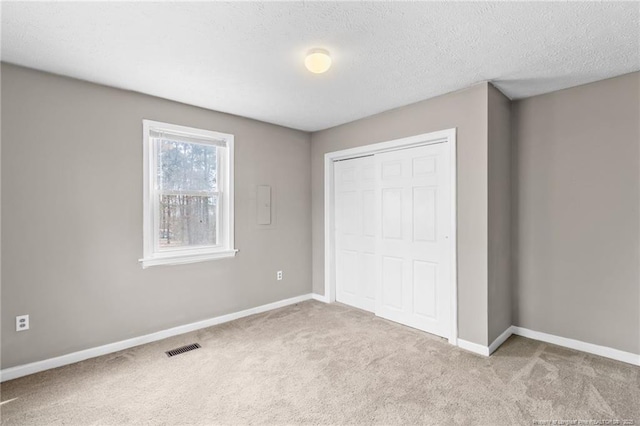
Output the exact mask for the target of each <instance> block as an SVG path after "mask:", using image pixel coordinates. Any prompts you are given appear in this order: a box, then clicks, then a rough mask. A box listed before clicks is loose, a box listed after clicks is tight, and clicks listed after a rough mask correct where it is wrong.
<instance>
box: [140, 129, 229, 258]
mask: <svg viewBox="0 0 640 426" xmlns="http://www.w3.org/2000/svg"><path fill="white" fill-rule="evenodd" d="M143 127H144V142H145V188H144V189H145V232H144V240H145V250H144V258H143V259H141V262H142V264H143V267H146V266H153V265H156V264H173V263H188V262H195V261H200V260H208V259H214V258H219V257H227V256H233V255H234V254H235V252H236V250H234V249H233V135H228V134H223V133H218V132H212V131H208V130H201V129H194V128H187V127H184V126H177V125H172V124H167V123H159V122H154V121H151V120H144V122H143Z"/></svg>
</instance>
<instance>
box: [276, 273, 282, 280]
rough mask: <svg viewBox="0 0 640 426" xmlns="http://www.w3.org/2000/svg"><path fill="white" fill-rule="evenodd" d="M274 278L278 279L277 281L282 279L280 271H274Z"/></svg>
mask: <svg viewBox="0 0 640 426" xmlns="http://www.w3.org/2000/svg"><path fill="white" fill-rule="evenodd" d="M276 278H277V279H278V281H282V271H278V272H277V273H276Z"/></svg>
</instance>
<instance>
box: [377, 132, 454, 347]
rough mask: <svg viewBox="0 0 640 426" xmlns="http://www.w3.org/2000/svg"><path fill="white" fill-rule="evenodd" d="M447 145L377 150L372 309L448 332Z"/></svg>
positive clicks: (445, 334) (441, 333)
mask: <svg viewBox="0 0 640 426" xmlns="http://www.w3.org/2000/svg"><path fill="white" fill-rule="evenodd" d="M449 157H450V154H449V150H448V147H447V145H446V144H434V145H428V146H423V147H417V148H411V149H404V150H398V151H391V152H387V153H382V154H376V155H375V157H374V158H375V167H376V171H377V173H376V176H377V179H376V189H377V191H378V195H379V200H380V201H379V205H378V208H379V209H380V210H379V212H380V215H379V217H380V223H379V225H380V232H379V233H378V237H377V244H376V252H377V254H378V255H379V257H378V259H379V272H378V274H379V276H378V277H377V278H378V279H377V283H378V285H377V291H376V314H377V315H379V316H381V317H383V318H386V319H389V320H392V321H396V322H399V323H402V324H406V325H408V326H411V327H415V328H418V329H420V330H424V331H427V332H429V333H433V334H437V335H439V336H442V337H449V334H450V309H451V306H450V303H451V302H450V291H451V288H450V286H451V285H452V283H451V276H450V275H451V273H450V269H451V257H450V253H451V252H450V244H451V241H450V239H449V234H450V228H451V216H450V213H451V198H450V197H451V182H450V174H449V173H450V162H449Z"/></svg>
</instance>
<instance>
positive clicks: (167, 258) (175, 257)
mask: <svg viewBox="0 0 640 426" xmlns="http://www.w3.org/2000/svg"><path fill="white" fill-rule="evenodd" d="M237 252H238V250H235V249H234V250H225V251H216V252H213V253H198V254H195V253H191V254H171V255H164V256H162V257H160V256H159V257H151V258H145V259H140V260H139V262H140V263H141V264H142V268H143V269H146V268H148V267H150V266H159V265H182V264H185V263H195V262H205V261H207V260H215V259H225V258H228V257H234V256H235V255H236V253H237Z"/></svg>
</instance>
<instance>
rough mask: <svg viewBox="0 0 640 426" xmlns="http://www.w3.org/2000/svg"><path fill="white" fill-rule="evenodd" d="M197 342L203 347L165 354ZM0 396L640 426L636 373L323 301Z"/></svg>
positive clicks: (112, 421)
mask: <svg viewBox="0 0 640 426" xmlns="http://www.w3.org/2000/svg"><path fill="white" fill-rule="evenodd" d="M191 342H198V343H200V344H201V345H202V349H197V350H195V351H192V352H188V353H185V354H182V355H178V356H175V357H173V358H167V357H166V356H165V354H164V351H166V350H169V349H172V348H175V347H178V346H181V345H184V344H188V343H191ZM1 391H2V401H8V402H5V403H3V404H2V406H1V408H0V410H1V415H2V424H3V425H5V424H6V425H13V424H16V425H18V424H41V425H56V424H65V425H92V424H100V425H121V424H166V425H177V424H387V425H392V424H434V425H455V424H461V425H473V424H478V425H502V424H508V425H515V424H523V425H532V424H535V423H534V420H538V421H546V420H582V421H589V420H592V421H602V420H605V421H608V420H620V421H623V420H629V421H633V422H635V423H634V424H636V425H640V368H638V367H634V366H631V365H628V364H624V363H621V362H617V361H612V360H609V359H605V358H600V357H597V356H591V355H587V354H584V353H581V352H577V351H573V350H567V349H563V348H560V347H557V346H553V345H548V344H545V343H541V342H537V341H533V340H529V339H525V338H521V337H516V336H513V337H511V338H510V339H509V340H508V341H507V342H506V343H505V344H504V345H503V346H502V347H501V348H500V349H499V350H498V351H497V352H496V353H495V354H494V355H493V356H491V357H490V358H484V357H481V356H478V355H475V354H472V353H469V352H465V351H463V350H461V349H458V348H455V347H453V346H451V345H449V344H448V343H447V342H446V341H444V340H442V339H440V338H437V337H434V336H431V335H429V334H426V333H422V332H419V331H417V330H414V329H411V328H408V327H404V326H401V325H398V324H395V323H392V322H388V321H385V320H382V319H379V318H376V317H375V316H373V315H371V314H369V313H366V312H362V311H359V310H356V309H352V308H349V307H346V306H343V305H339V304H332V305H325V304H322V303H319V302H315V301H310V302H304V303H300V304H298V305H294V306H290V307H286V308H282V309H278V310H275V311H271V312H268V313H265V314H259V315H254V316H252V317H248V318H244V319H240V320H237V321H233V322H231V323H227V324H223V325H220V326H216V327H211V328H208V329H204V330H200V331H197V332H193V333H190V334H186V335H182V336H177V337H174V338H170V339H166V340H163V341H160V342H155V343H151V344H147V345H143V346H139V347H136V348H133V349H130V350H126V351H122V352H118V353H114V354H111V355H106V356H103V357H100V358H95V359H91V360H87V361H83V362H80V363H77V364H74V365H69V366H65V367H61V368H57V369H54V370H49V371H45V372H42V373H38V374H34V375H32V376H28V377H23V378H20V379H16V380H13V381H9V382H5V383H3V384H2V387H1ZM539 424H540V423H539ZM592 424H595V423H592ZM601 424H604V423H601Z"/></svg>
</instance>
